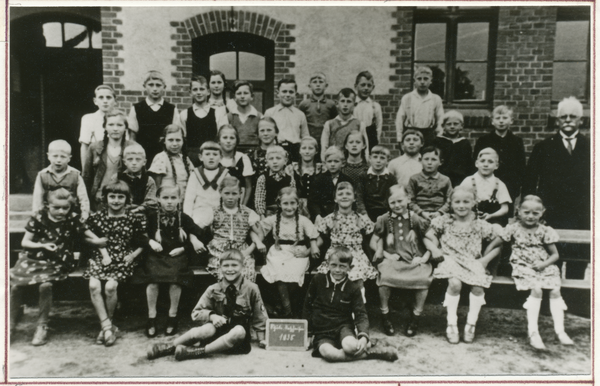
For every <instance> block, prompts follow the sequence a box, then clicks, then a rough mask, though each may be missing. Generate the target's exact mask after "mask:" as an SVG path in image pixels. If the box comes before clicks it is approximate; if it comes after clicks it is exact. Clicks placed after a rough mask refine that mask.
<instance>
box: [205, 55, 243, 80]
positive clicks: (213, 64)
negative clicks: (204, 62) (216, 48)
mask: <svg viewBox="0 0 600 386" xmlns="http://www.w3.org/2000/svg"><path fill="white" fill-rule="evenodd" d="M235 66H236V64H235V52H234V51H230V52H222V53H220V54H215V55H213V56H211V57H210V69H211V70H219V71H221V72H222V73H223V74H225V77H226V78H227V79H236V78H237V77H236V74H235Z"/></svg>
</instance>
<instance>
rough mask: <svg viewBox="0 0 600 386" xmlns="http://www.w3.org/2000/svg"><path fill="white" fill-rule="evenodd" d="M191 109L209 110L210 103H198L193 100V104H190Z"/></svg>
mask: <svg viewBox="0 0 600 386" xmlns="http://www.w3.org/2000/svg"><path fill="white" fill-rule="evenodd" d="M192 110H194V111H198V110H203V111H209V110H210V104H209V103H208V102H204V103H202V104H200V105H199V104H197V103H196V102H194V104H193V105H192Z"/></svg>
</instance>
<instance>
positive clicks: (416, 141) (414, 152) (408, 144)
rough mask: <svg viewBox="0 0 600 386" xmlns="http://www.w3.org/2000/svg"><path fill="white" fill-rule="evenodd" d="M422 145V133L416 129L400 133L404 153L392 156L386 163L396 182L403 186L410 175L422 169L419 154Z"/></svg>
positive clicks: (406, 183)
mask: <svg viewBox="0 0 600 386" xmlns="http://www.w3.org/2000/svg"><path fill="white" fill-rule="evenodd" d="M422 147H423V134H422V133H421V132H420V131H417V130H412V129H410V130H406V131H405V132H404V133H402V150H403V151H404V154H402V155H401V156H399V157H396V158H394V159H393V160H391V161H390V163H389V164H388V169H389V171H390V173H392V174H393V175H394V176H396V179H397V180H398V184H400V185H402V186H403V187H405V188H406V186H407V185H408V180H410V177H412V176H414V175H415V174H418V173H420V172H421V170H423V165H422V164H421V154H420V151H421V148H422Z"/></svg>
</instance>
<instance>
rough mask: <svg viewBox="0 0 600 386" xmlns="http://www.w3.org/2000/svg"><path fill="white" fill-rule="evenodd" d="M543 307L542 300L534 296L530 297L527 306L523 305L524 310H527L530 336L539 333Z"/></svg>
mask: <svg viewBox="0 0 600 386" xmlns="http://www.w3.org/2000/svg"><path fill="white" fill-rule="evenodd" d="M541 305H542V298H534V297H533V296H530V297H528V298H527V301H526V302H525V304H523V308H524V309H526V310H527V331H528V332H529V335H531V333H533V332H537V331H538V317H539V315H540V307H541Z"/></svg>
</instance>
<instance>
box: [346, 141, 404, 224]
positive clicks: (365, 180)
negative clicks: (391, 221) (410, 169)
mask: <svg viewBox="0 0 600 386" xmlns="http://www.w3.org/2000/svg"><path fill="white" fill-rule="evenodd" d="M369 160H370V161H371V166H370V167H369V169H368V170H367V171H366V172H363V173H362V174H361V176H360V177H359V181H358V186H357V187H356V191H357V196H358V201H359V202H360V203H361V204H362V206H363V207H364V208H365V210H366V212H367V214H368V215H369V218H370V219H371V221H373V222H375V221H377V217H379V216H381V215H383V214H384V213H386V212H387V211H388V208H387V205H386V204H387V202H388V198H389V196H390V188H391V187H392V186H394V185H396V184H397V183H398V182H397V180H396V177H395V176H394V175H392V174H391V173H390V171H389V170H388V168H387V165H388V161H389V160H390V151H389V149H388V148H386V147H383V146H380V145H377V146H374V147H373V149H372V150H371V155H370V157H369ZM361 204H359V205H358V206H359V208H360V207H361Z"/></svg>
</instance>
